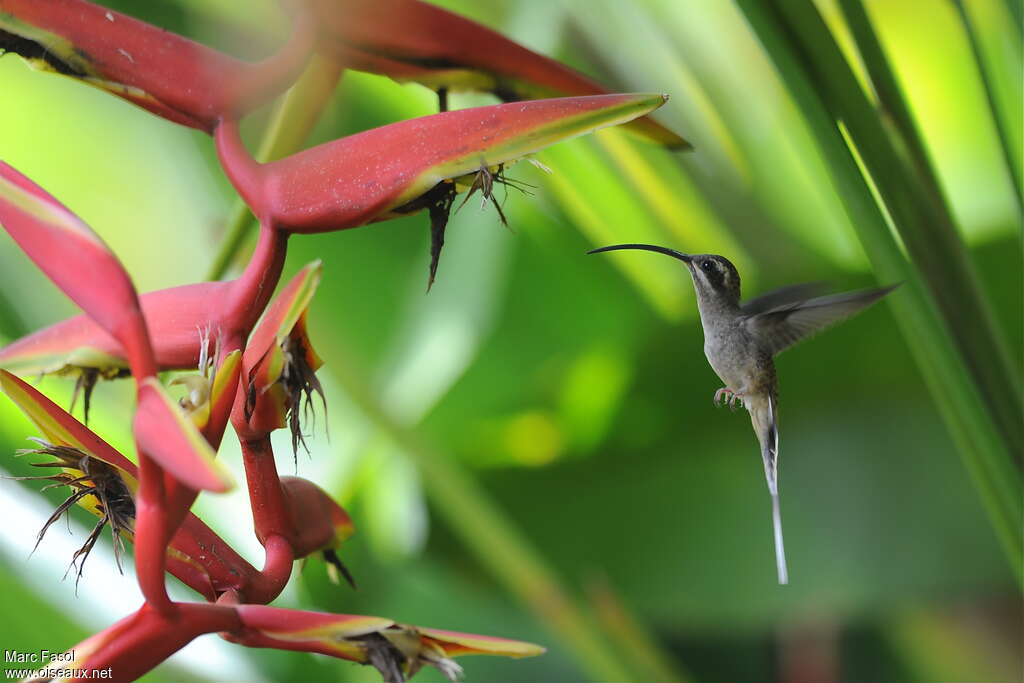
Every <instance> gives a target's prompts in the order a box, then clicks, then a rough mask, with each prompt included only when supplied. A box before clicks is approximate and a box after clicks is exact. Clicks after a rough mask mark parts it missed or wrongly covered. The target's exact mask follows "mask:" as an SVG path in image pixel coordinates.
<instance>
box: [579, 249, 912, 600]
mask: <svg viewBox="0 0 1024 683" xmlns="http://www.w3.org/2000/svg"><path fill="white" fill-rule="evenodd" d="M617 249H641V250H645V251H654V252H657V253H659V254H666V255H668V256H671V257H672V258H675V259H679V260H680V261H682V262H683V263H685V264H686V267H687V270H689V271H690V277H691V278H692V279H693V288H694V290H696V293H697V309H698V310H699V312H700V322H701V326H702V327H703V328H704V355H705V356H707V359H708V363H710V364H711V368H712V369H713V370H714V371H715V374H717V375H718V377H719V379H721V380H722V382H723V383H724V384H725V386H724V387H722V388H721V389H719V390H718V391H716V392H715V395H714V398H713V400H712V401H713V403H714V405H716V406H722V405H728V406H729V407H730V408H731V409H732V410H735V409H736V407H737V406H739V405H742V406H743V407H744V408H746V409H747V412H749V413H750V422H751V424H752V425H753V427H754V433H755V434H756V435H757V440H758V443H759V444H760V446H761V458H762V459H763V461H764V474H765V479H766V480H767V482H768V492H769V493H770V494H771V502H772V529H773V532H774V535H775V562H776V567H777V570H778V577H779V583H780V584H786V583H789V574H788V571H787V568H786V550H785V546H784V545H783V541H782V516H781V514H780V512H779V483H778V462H779V429H778V413H779V411H778V406H779V380H778V376H777V375H776V373H775V362H774V358H775V356H776V355H778V354H779V353H781V352H782V351H785V350H786V349H788V348H789V347H791V346H793V345H794V344H796V343H797V342H800V341H802V340H804V339H806V338H808V337H810V336H812V335H814V334H815V333H817V332H820V331H821V330H823V329H825V328H826V327H828V326H830V325H833V324H835V323H837V322H839V321H840V320H843V319H845V318H849V317H850V316H852V315H854V314H856V313H859V312H860V311H862V310H864V309H865V308H867V307H868V306H870V305H871V304H873V303H875V302H876V301H878V300H879V299H881V298H882V297H883V296H885V295H886V294H888V293H889V292H891V291H892V290H894V289H895V288H896V287H898V286H899V283H897V284H895V285H890V286H888V287H880V288H877V289H866V290H862V291H856V292H843V293H841V294H830V295H828V296H818V295H819V294H820V293H821V290H822V285H821V283H816V282H811V283H804V284H797V285H790V286H788V287H782V288H781V289H776V290H773V291H771V292H768V293H766V294H762V295H761V296H759V297H757V298H755V299H751V300H750V301H747V302H745V303H740V275H739V273H738V272H737V271H736V267H735V266H734V265H733V264H732V263H731V262H730V261H729V259H727V258H725V257H724V256H718V255H716V254H684V253H682V252H679V251H676V250H675V249H668V248H667V247H659V246H656V245H653V244H615V245H612V246H608V247H601V248H600V249H592V250H591V251H588V252H587V253H588V254H597V253H599V252H603V251H614V250H617Z"/></svg>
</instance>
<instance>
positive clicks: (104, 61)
mask: <svg viewBox="0 0 1024 683" xmlns="http://www.w3.org/2000/svg"><path fill="white" fill-rule="evenodd" d="M314 36H315V30H314V28H313V21H312V17H310V15H309V14H308V13H307V12H296V13H295V26H294V29H293V32H292V36H291V38H290V39H289V41H288V43H287V44H286V45H284V46H283V47H282V48H281V50H280V51H279V52H278V53H277V54H276V55H274V56H272V57H269V58H268V59H266V60H264V61H262V62H257V63H249V62H244V61H241V60H238V59H235V58H233V57H229V56H228V55H225V54H223V53H221V52H218V51H217V50H213V49H211V48H208V47H206V46H204V45H200V44H199V43H196V42H194V41H191V40H189V39H187V38H184V37H182V36H179V35H177V34H174V33H171V32H169V31H165V30H164V29H161V28H158V27H156V26H153V25H151V24H147V23H146V22H144V21H140V20H138V19H134V18H132V17H130V16H127V15H125V14H121V13H120V12H115V11H113V10H110V9H107V8H106V7H102V6H100V5H96V4H94V3H91V2H86V1H85V0H0V51H8V52H14V53H17V54H19V55H21V56H22V57H24V58H25V59H27V60H29V62H30V63H31V64H33V65H34V66H36V67H37V68H40V69H44V70H49V71H55V72H57V73H60V74H64V75H66V76H71V77H73V78H78V79H81V80H82V81H83V82H85V83H88V84H89V85H93V86H96V87H99V88H102V89H104V90H107V91H108V92H111V93H113V94H114V95H117V96H118V97H122V98H124V99H126V100H128V101H129V102H133V103H134V104H137V105H139V106H140V107H143V108H144V109H147V110H148V111H151V112H153V113H154V114H157V115H159V116H162V117H164V118H166V119H169V120H171V121H174V122H176V123H180V124H183V125H186V126H191V127H193V128H199V129H201V130H205V131H207V132H211V131H212V130H213V128H214V126H216V124H217V121H218V120H219V119H220V118H221V117H224V116H241V115H243V114H245V113H247V112H249V111H251V110H252V109H254V108H255V107H257V106H259V105H260V104H263V103H264V102H266V101H268V100H270V99H271V98H273V97H274V96H276V95H277V94H279V93H280V92H282V91H283V90H284V89H286V88H287V87H288V86H289V85H291V84H292V82H294V80H295V78H296V77H297V76H298V75H299V73H300V72H301V71H302V68H303V67H304V66H305V63H306V60H307V59H308V57H309V55H310V54H311V51H312V47H313V44H314Z"/></svg>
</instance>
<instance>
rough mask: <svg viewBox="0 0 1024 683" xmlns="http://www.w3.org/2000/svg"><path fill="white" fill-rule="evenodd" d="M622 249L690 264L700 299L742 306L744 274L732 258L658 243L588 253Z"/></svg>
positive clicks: (624, 245) (628, 245)
mask: <svg viewBox="0 0 1024 683" xmlns="http://www.w3.org/2000/svg"><path fill="white" fill-rule="evenodd" d="M618 249H640V250H643V251H654V252H657V253H659V254H665V255H666V256H671V257H672V258H674V259H679V260H680V261H682V262H683V263H685V264H686V267H687V268H688V269H689V271H690V276H691V277H692V278H693V286H694V288H695V289H696V290H697V297H698V299H700V300H703V301H717V302H722V303H728V304H732V305H739V301H740V274H739V273H738V272H737V271H736V266H734V265H733V264H732V262H731V261H729V259H727V258H725V257H724V256H718V255H717V254H684V253H682V252H680V251H676V250H675V249H669V248H667V247H659V246H656V245H654V244H613V245H612V246H609V247H601V248H600V249H592V250H591V251H588V252H587V253H588V254H597V253H599V252H602V251H616V250H618Z"/></svg>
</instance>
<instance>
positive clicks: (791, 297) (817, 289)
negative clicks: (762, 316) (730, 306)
mask: <svg viewBox="0 0 1024 683" xmlns="http://www.w3.org/2000/svg"><path fill="white" fill-rule="evenodd" d="M825 289H826V285H825V283H824V282H804V283H802V284H799V285H790V286H788V287H781V288H779V289H773V290H772V291H770V292H766V293H765V294H762V295H761V296H759V297H757V298H755V299H751V300H750V301H747V302H745V303H743V304H741V305H740V310H741V311H743V314H744V315H747V316H752V315H757V314H758V313H764V312H765V311H770V310H772V309H773V308H779V307H781V306H787V305H791V304H795V303H800V302H803V301H807V300H808V299H811V298H813V297H816V296H819V295H821V294H822V293H823V292H824V291H825Z"/></svg>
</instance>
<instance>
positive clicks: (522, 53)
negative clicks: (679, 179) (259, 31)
mask: <svg viewBox="0 0 1024 683" xmlns="http://www.w3.org/2000/svg"><path fill="white" fill-rule="evenodd" d="M304 2H305V3H306V5H307V6H308V7H309V8H310V9H311V10H312V11H313V12H314V13H315V15H316V17H317V19H318V26H319V27H320V30H321V35H322V37H321V40H320V49H321V50H323V51H324V52H326V53H328V54H332V55H335V56H336V57H337V58H338V59H339V61H341V63H342V64H343V65H344V66H345V67H347V68H350V69H356V70H359V71H368V72H371V73H377V74H383V75H385V76H389V77H391V78H393V79H394V80H396V81H399V82H406V81H415V82H417V83H422V84H423V85H426V86H427V87H430V88H433V89H435V90H437V91H439V93H441V94H442V108H446V107H445V104H444V103H445V95H446V94H447V92H449V91H460V90H475V91H487V92H491V93H494V94H495V95H497V96H498V97H500V98H501V99H503V100H505V101H506V102H512V101H519V100H536V99H542V98H548V97H565V96H579V95H605V94H608V90H607V89H605V88H603V87H601V86H600V85H599V84H598V83H596V82H595V81H593V80H592V79H590V78H588V77H587V76H584V75H583V74H581V73H579V72H578V71H575V70H573V69H570V68H569V67H567V66H565V65H564V64H561V63H559V62H557V61H555V60H553V59H551V58H549V57H545V56H544V55H541V54H538V53H536V52H533V51H532V50H529V49H527V48H525V47H523V46H522V45H519V44H518V43H516V42H514V41H512V40H509V39H508V38H506V37H505V36H503V35H501V34H500V33H498V32H496V31H492V30H491V29H489V28H487V27H485V26H482V25H480V24H478V23H476V22H474V21H471V20H469V19H466V18H465V17H461V16H459V15H457V14H454V13H452V12H449V11H447V10H445V9H442V8H441V7H437V6H436V5H432V4H430V3H427V2H421V0H304ZM626 127H627V128H630V129H632V130H634V131H636V132H638V133H641V134H642V135H644V136H645V137H648V138H650V139H651V140H653V141H655V142H659V143H661V144H664V145H667V146H669V147H673V148H676V149H689V147H690V145H689V143H688V142H686V141H685V140H683V139H682V138H681V137H679V136H678V135H676V134H675V133H673V132H672V131H670V130H668V129H667V128H665V127H664V126H662V125H661V124H659V123H658V122H657V121H654V120H653V119H651V117H649V116H644V117H642V118H638V119H636V120H635V121H633V122H631V123H628V124H626Z"/></svg>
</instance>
